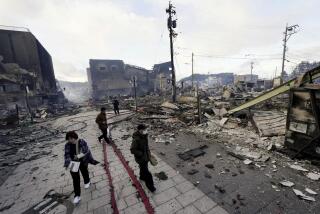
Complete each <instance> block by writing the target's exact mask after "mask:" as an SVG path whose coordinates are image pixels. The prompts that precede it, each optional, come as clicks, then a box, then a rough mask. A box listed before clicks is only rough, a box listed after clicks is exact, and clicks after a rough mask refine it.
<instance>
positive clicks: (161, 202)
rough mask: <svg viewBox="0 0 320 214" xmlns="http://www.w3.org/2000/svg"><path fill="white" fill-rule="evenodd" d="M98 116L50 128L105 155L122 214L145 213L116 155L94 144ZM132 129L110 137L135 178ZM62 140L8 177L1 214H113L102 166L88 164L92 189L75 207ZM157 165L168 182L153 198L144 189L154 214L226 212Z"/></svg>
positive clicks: (90, 114)
mask: <svg viewBox="0 0 320 214" xmlns="http://www.w3.org/2000/svg"><path fill="white" fill-rule="evenodd" d="M97 113H98V112H95V111H90V112H85V113H79V114H77V115H73V116H69V117H62V118H59V119H57V120H56V121H53V123H52V126H53V127H54V128H55V129H60V130H61V131H64V132H66V131H68V130H77V131H78V133H79V134H80V138H84V139H86V140H87V142H88V143H89V146H90V148H91V150H92V153H93V155H94V157H95V158H96V159H97V160H99V161H100V162H101V163H103V162H104V158H105V155H106V156H107V157H108V162H109V170H110V172H111V176H112V181H113V185H114V192H115V199H116V203H117V207H118V209H119V211H120V213H147V211H146V208H145V204H144V203H142V201H141V195H139V193H138V192H137V189H136V188H135V187H134V186H133V185H132V179H130V178H129V174H128V172H127V171H126V170H125V168H124V165H123V164H122V163H121V162H120V159H119V157H118V156H117V155H116V154H115V152H114V150H113V148H112V147H111V146H109V145H107V147H106V154H104V153H103V148H102V145H101V144H99V143H98V142H97V136H98V135H99V134H100V133H99V130H98V129H97V127H96V124H95V123H94V118H95V116H96V114H97ZM122 113H123V114H122V115H120V116H117V117H114V118H112V119H111V121H118V120H123V119H126V118H127V117H128V116H130V114H127V113H128V112H122ZM132 132H133V127H128V126H126V128H125V129H124V128H122V125H115V128H114V129H113V138H114V140H115V144H116V145H117V146H118V148H119V149H120V152H121V153H122V154H123V156H124V158H125V159H126V161H129V162H128V163H129V166H130V168H132V169H133V170H134V173H135V174H138V168H137V165H136V164H135V162H134V161H133V157H132V155H131V154H130V153H129V146H130V141H131V138H130V135H131V134H132ZM63 137H64V136H63V135H58V136H57V137H56V138H54V139H52V144H53V145H54V146H53V147H52V153H51V154H50V155H49V156H46V157H42V158H40V159H37V160H32V161H29V162H26V163H23V164H21V165H19V166H18V167H17V168H16V169H15V170H14V172H13V173H12V175H11V176H10V177H9V178H8V179H7V180H6V181H5V182H4V183H3V185H2V186H1V187H0V201H1V203H0V213H12V214H16V213H26V214H29V213H30V214H31V213H51V214H53V213H56V214H58V213H61V214H62V213H70V214H71V213H77V214H82V213H87V214H97V213H113V212H114V209H113V208H112V207H111V193H110V186H109V180H108V178H107V175H106V170H105V169H104V164H99V165H97V166H90V168H89V171H90V177H91V181H92V183H93V184H92V185H91V187H90V189H88V190H84V189H83V188H82V195H81V197H82V201H81V203H80V204H79V205H78V206H76V207H75V206H74V205H73V204H72V203H71V201H72V198H73V193H72V192H73V187H72V179H71V176H70V174H69V172H67V171H65V170H64V168H63V167H62V166H63V148H64V144H65V141H64V138H63ZM158 160H159V165H158V166H157V167H150V168H151V172H152V173H156V172H160V171H164V172H165V173H166V174H167V176H168V179H167V180H165V181H160V180H159V179H155V183H156V187H157V191H156V193H155V194H151V193H150V192H148V191H147V189H146V187H145V186H144V185H142V187H143V189H144V192H145V193H146V195H147V196H148V199H149V201H150V203H151V205H152V207H153V208H154V210H155V212H156V213H161V214H163V213H217V214H218V213H219V214H223V213H227V212H226V211H225V210H223V209H222V208H221V207H220V206H218V205H217V204H216V203H215V202H214V201H212V200H211V199H210V198H209V197H207V196H205V194H204V193H203V192H201V191H200V190H199V189H198V188H196V187H195V186H194V185H193V184H191V183H190V182H189V181H187V180H186V179H185V178H184V177H183V176H181V175H180V174H178V173H177V172H176V171H175V170H174V169H173V168H171V167H170V166H169V165H168V164H166V163H165V162H164V161H162V160H161V159H160V158H159V157H158Z"/></svg>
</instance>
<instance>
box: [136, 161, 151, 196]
mask: <svg viewBox="0 0 320 214" xmlns="http://www.w3.org/2000/svg"><path fill="white" fill-rule="evenodd" d="M139 168H140V179H141V180H144V181H145V183H146V186H147V187H148V189H149V190H150V191H154V190H155V188H154V184H153V178H152V174H151V173H150V172H149V169H148V162H143V163H139Z"/></svg>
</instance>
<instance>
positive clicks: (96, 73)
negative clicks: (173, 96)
mask: <svg viewBox="0 0 320 214" xmlns="http://www.w3.org/2000/svg"><path fill="white" fill-rule="evenodd" d="M89 64H90V67H89V68H87V75H88V82H89V89H90V94H91V97H92V98H93V100H103V99H106V98H108V97H113V96H119V95H121V96H133V95H134V85H135V86H136V93H137V95H145V94H148V93H152V92H162V91H166V90H170V81H171V66H170V65H169V64H170V63H168V62H167V63H162V64H156V65H154V67H153V69H152V70H148V69H145V68H142V67H139V66H135V65H130V64H125V63H124V62H123V61H122V60H105V59H90V61H89Z"/></svg>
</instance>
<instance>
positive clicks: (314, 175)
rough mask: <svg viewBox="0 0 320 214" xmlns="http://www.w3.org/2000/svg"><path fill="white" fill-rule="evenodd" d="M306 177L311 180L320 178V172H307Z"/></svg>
mask: <svg viewBox="0 0 320 214" xmlns="http://www.w3.org/2000/svg"><path fill="white" fill-rule="evenodd" d="M307 177H308V178H310V179H311V180H314V181H318V180H319V179H320V174H319V173H314V172H309V173H308V174H307Z"/></svg>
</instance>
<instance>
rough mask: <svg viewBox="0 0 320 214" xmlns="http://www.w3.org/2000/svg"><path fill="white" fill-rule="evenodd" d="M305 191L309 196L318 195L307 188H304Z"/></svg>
mask: <svg viewBox="0 0 320 214" xmlns="http://www.w3.org/2000/svg"><path fill="white" fill-rule="evenodd" d="M305 191H306V192H307V193H309V194H311V195H318V193H317V192H315V191H313V190H312V189H309V188H305Z"/></svg>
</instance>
